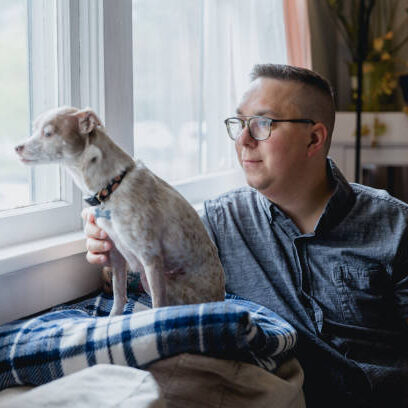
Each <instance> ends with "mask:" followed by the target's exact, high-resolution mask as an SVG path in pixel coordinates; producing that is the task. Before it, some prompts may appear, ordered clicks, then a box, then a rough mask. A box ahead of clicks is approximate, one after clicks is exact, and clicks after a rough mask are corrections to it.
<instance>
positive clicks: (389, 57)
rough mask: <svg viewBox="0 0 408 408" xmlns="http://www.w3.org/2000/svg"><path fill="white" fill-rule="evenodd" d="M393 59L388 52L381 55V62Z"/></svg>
mask: <svg viewBox="0 0 408 408" xmlns="http://www.w3.org/2000/svg"><path fill="white" fill-rule="evenodd" d="M390 59H391V55H390V54H389V53H388V52H383V53H382V54H381V60H382V61H388V60H390Z"/></svg>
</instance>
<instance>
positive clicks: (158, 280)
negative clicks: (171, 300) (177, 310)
mask: <svg viewBox="0 0 408 408" xmlns="http://www.w3.org/2000/svg"><path fill="white" fill-rule="evenodd" d="M143 267H144V270H145V274H146V280H147V283H148V285H149V289H150V296H151V298H152V306H153V307H162V306H168V302H167V294H166V280H165V276H164V272H165V271H164V264H163V258H162V257H161V256H159V255H156V256H151V257H148V258H147V259H143Z"/></svg>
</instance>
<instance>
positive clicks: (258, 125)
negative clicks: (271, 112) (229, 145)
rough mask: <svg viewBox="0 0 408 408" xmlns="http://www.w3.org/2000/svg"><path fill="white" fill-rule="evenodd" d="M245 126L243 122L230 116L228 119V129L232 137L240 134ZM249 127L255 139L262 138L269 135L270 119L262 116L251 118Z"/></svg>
mask: <svg viewBox="0 0 408 408" xmlns="http://www.w3.org/2000/svg"><path fill="white" fill-rule="evenodd" d="M244 127H245V122H243V121H241V120H239V119H235V118H231V119H229V120H228V129H229V133H230V136H231V138H232V139H234V140H236V139H238V138H239V137H240V136H241V133H242V131H243V129H244ZM249 129H250V133H251V135H252V137H254V138H255V139H257V140H264V139H267V138H268V137H269V131H270V121H268V120H266V119H264V118H251V120H250V122H249Z"/></svg>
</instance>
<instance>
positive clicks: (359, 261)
mask: <svg viewBox="0 0 408 408" xmlns="http://www.w3.org/2000/svg"><path fill="white" fill-rule="evenodd" d="M327 172H328V177H329V180H330V181H331V183H333V184H334V185H335V190H334V193H333V195H332V197H331V198H330V200H329V202H328V204H327V206H326V208H325V210H324V212H323V214H322V215H321V217H320V219H319V221H318V223H317V224H316V227H315V230H314V232H313V233H309V234H302V233H301V232H300V230H299V229H298V227H297V226H296V225H295V224H294V222H293V221H292V220H291V219H290V218H289V217H288V216H287V215H286V214H285V213H284V212H283V211H281V210H280V209H279V208H278V207H277V206H276V205H274V204H273V203H272V202H270V201H269V200H268V199H267V198H266V197H265V196H263V195H262V194H260V193H259V192H258V191H256V190H255V189H253V188H250V187H243V188H240V189H237V190H234V191H231V192H228V193H226V194H224V195H222V196H220V197H218V198H217V199H214V200H210V201H206V202H205V204H204V211H203V214H202V221H203V222H204V224H205V225H206V227H207V230H208V232H209V233H210V235H211V237H212V239H213V240H214V242H215V244H216V245H217V247H218V251H219V256H220V259H221V262H222V264H223V267H224V271H225V276H226V290H227V292H230V293H234V294H236V295H239V296H242V297H244V298H247V299H250V300H252V301H255V302H257V303H259V304H262V305H264V306H266V307H268V308H270V309H271V310H273V311H274V312H276V313H278V314H279V315H280V316H282V317H283V318H285V319H286V320H287V321H288V322H290V323H291V324H292V325H294V326H295V327H296V329H297V330H298V334H299V343H298V348H297V357H298V359H299V360H300V362H301V364H302V366H303V368H304V371H305V385H304V390H305V395H306V400H307V403H308V406H311V407H312V408H315V407H320V406H325V407H335V406H348V407H349V406H356V407H357V406H358V407H363V406H367V407H374V406H390V405H389V404H390V403H391V401H392V404H391V406H393V407H399V406H404V407H408V391H405V390H408V356H407V348H408V342H407V324H406V322H405V319H407V318H408V273H407V272H408V269H407V266H408V265H407V264H408V237H407V234H408V228H407V226H408V205H407V204H405V203H403V202H401V201H399V200H397V199H396V198H394V197H391V196H390V195H389V194H388V193H387V192H385V191H383V190H376V189H373V188H370V187H366V186H363V185H359V184H349V183H348V182H347V181H346V180H345V178H344V177H343V175H342V174H341V172H340V171H339V169H338V168H337V167H336V166H335V164H334V162H333V161H332V160H331V159H327ZM345 404H346V405H345Z"/></svg>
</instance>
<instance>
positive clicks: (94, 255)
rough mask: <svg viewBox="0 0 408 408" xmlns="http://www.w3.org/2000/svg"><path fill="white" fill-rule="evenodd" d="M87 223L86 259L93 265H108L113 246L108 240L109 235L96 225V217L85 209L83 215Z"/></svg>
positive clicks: (85, 229)
mask: <svg viewBox="0 0 408 408" xmlns="http://www.w3.org/2000/svg"><path fill="white" fill-rule="evenodd" d="M81 216H82V218H83V219H84V221H85V228H84V231H85V235H86V238H87V239H86V249H87V250H88V252H87V254H86V259H87V261H88V262H89V263H91V264H96V265H107V264H108V261H109V251H110V249H111V248H112V244H111V243H110V241H109V239H108V234H107V233H106V232H105V231H103V230H102V229H100V228H99V227H98V226H97V225H96V224H95V216H94V215H93V214H92V213H91V212H90V211H89V209H88V208H85V209H84V210H83V211H82V214H81Z"/></svg>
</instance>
